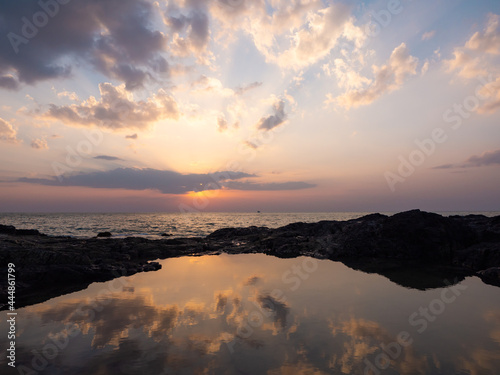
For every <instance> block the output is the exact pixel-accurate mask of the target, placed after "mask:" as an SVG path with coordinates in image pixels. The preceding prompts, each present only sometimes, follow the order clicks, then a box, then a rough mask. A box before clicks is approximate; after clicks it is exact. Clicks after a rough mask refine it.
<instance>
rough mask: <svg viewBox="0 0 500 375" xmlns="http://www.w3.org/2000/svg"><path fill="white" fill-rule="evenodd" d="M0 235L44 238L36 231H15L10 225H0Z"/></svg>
mask: <svg viewBox="0 0 500 375" xmlns="http://www.w3.org/2000/svg"><path fill="white" fill-rule="evenodd" d="M0 234H8V235H11V236H45V234H42V233H40V232H39V231H38V230H36V229H16V228H15V227H13V226H12V225H0Z"/></svg>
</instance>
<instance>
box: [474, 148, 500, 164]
mask: <svg viewBox="0 0 500 375" xmlns="http://www.w3.org/2000/svg"><path fill="white" fill-rule="evenodd" d="M467 163H469V164H470V165H472V166H477V167H479V166H483V165H495V164H500V150H495V151H487V152H484V153H483V154H481V155H479V156H477V155H474V156H471V157H470V158H469V159H467Z"/></svg>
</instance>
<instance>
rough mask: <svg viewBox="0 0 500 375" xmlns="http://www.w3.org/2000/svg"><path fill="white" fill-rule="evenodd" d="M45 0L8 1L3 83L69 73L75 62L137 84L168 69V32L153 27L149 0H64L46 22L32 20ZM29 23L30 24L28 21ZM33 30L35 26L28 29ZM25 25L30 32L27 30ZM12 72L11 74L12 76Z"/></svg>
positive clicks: (1, 51) (0, 61)
mask: <svg viewBox="0 0 500 375" xmlns="http://www.w3.org/2000/svg"><path fill="white" fill-rule="evenodd" d="M39 4H40V2H36V1H29V2H16V1H14V2H5V3H3V4H2V7H1V9H0V19H2V22H1V23H0V34H1V35H4V37H3V38H2V39H1V41H0V74H3V75H4V76H3V78H5V77H11V78H6V79H3V80H2V79H0V87H4V88H10V89H12V88H15V87H17V85H19V84H20V83H26V84H30V85H33V84H36V83H37V82H39V81H42V80H47V79H57V78H67V77H69V76H70V75H71V74H72V66H75V65H76V64H82V65H87V66H91V67H92V68H94V69H95V70H97V71H99V72H101V73H102V74H104V75H106V76H107V77H110V78H115V79H119V80H121V81H122V82H124V83H125V84H126V87H127V89H129V90H132V89H135V88H139V87H142V85H143V84H144V82H145V81H146V80H147V79H148V78H149V77H150V76H152V75H154V74H155V73H166V72H168V63H167V62H166V60H164V58H163V57H162V56H161V52H162V51H163V50H164V48H165V44H166V37H165V35H164V34H163V33H161V32H160V31H158V30H155V29H154V28H153V26H152V25H153V16H154V11H153V5H152V3H151V2H149V1H147V0H107V1H101V0H86V1H72V2H69V3H68V4H64V5H61V4H58V3H57V2H56V8H57V9H56V10H54V8H52V10H51V11H50V12H52V14H50V13H49V16H48V17H47V18H48V22H47V23H46V25H45V26H43V27H39V28H34V27H33V26H29V23H31V22H32V21H33V16H34V15H35V14H41V13H40V12H42V13H45V14H47V13H48V12H47V11H44V10H43V9H42V7H41V6H40V5H39ZM26 25H28V26H26ZM27 30H29V31H28V32H29V33H27ZM23 31H24V33H23ZM6 74H7V75H8V74H10V75H11V76H6Z"/></svg>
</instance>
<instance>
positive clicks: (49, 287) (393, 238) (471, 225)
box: [0, 210, 500, 309]
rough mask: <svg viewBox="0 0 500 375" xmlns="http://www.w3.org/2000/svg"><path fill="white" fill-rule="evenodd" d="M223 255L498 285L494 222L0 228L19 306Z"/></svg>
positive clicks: (421, 284)
mask: <svg viewBox="0 0 500 375" xmlns="http://www.w3.org/2000/svg"><path fill="white" fill-rule="evenodd" d="M220 253H229V254H241V253H264V254H268V255H273V256H277V257H282V258H291V257H297V256H311V257H315V258H321V259H331V260H336V261H342V262H343V263H344V264H346V265H347V266H349V267H351V268H355V269H359V270H362V271H365V272H375V273H379V274H382V275H384V276H386V277H388V278H389V279H391V280H392V281H394V282H397V283H399V284H400V285H403V286H406V287H412V288H418V289H427V288H433V287H441V286H445V285H446V284H447V283H450V282H452V281H454V282H457V281H459V280H462V279H463V278H464V277H465V276H468V275H474V274H477V275H478V276H479V277H481V278H482V280H483V281H484V282H486V283H488V284H492V285H497V286H500V216H497V217H493V218H488V217H486V216H482V215H468V216H451V217H443V216H441V215H438V214H433V213H428V212H422V211H419V210H413V211H407V212H402V213H399V214H396V215H393V216H385V215H381V214H372V215H368V216H364V217H362V218H359V219H353V220H348V221H321V222H318V223H309V224H306V223H294V224H290V225H287V226H284V227H281V228H276V229H269V228H266V227H248V228H226V229H220V230H217V231H215V232H214V233H212V234H210V235H208V236H207V237H205V238H174V239H161V240H147V239H144V238H125V239H113V238H106V239H98V238H92V239H75V238H69V237H49V236H45V235H43V234H41V233H39V232H38V231H37V230H17V229H15V228H14V227H12V226H4V225H0V265H2V267H3V268H2V274H3V275H6V272H7V270H6V266H7V264H8V263H14V264H15V265H16V306H17V307H21V306H24V305H28V304H33V303H38V302H42V301H45V300H47V299H49V298H52V297H55V296H58V295H61V294H65V293H69V292H73V291H76V290H80V289H83V288H85V287H86V286H88V285H89V284H90V283H92V282H95V281H106V280H111V279H113V278H115V277H120V276H127V275H133V274H135V273H137V272H144V271H154V270H157V269H159V268H160V267H161V266H160V265H159V264H158V263H156V262H150V261H151V260H156V259H164V258H170V257H178V256H184V255H205V254H220ZM6 279H7V278H6V277H2V279H1V280H0V298H1V302H0V304H2V303H5V302H6V301H7V283H6V281H7V280H6ZM448 280H449V281H448ZM6 307H7V306H3V307H2V309H5V308H6Z"/></svg>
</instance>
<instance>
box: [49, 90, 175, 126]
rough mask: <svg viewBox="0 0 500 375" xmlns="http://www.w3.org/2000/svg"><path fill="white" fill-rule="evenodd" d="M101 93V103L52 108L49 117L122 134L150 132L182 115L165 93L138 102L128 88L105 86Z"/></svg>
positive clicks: (96, 101)
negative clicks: (126, 130) (131, 130)
mask: <svg viewBox="0 0 500 375" xmlns="http://www.w3.org/2000/svg"><path fill="white" fill-rule="evenodd" d="M99 91H100V93H101V100H100V101H98V100H97V99H96V98H94V97H92V96H91V97H90V98H89V99H88V100H86V101H84V102H82V103H80V104H72V105H67V106H57V105H55V104H51V105H50V108H49V111H48V112H47V113H45V116H46V117H50V118H53V119H57V120H61V121H64V122H66V123H71V124H76V125H85V126H92V125H97V126H99V127H102V128H108V129H113V130H120V129H146V128H148V127H149V126H150V125H152V124H154V123H155V122H157V121H160V120H164V119H178V118H179V115H180V114H179V108H178V106H177V103H176V101H175V99H174V98H173V97H172V96H170V95H169V94H167V93H166V92H165V91H163V90H162V89H160V90H159V91H158V93H157V94H155V95H153V96H151V97H150V98H148V99H147V100H141V101H134V98H133V95H132V94H131V93H129V92H127V91H126V89H125V85H121V86H118V87H116V86H113V85H112V84H111V83H101V84H100V85H99Z"/></svg>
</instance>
